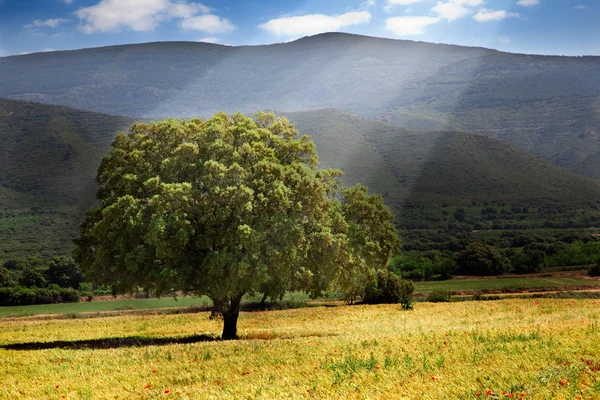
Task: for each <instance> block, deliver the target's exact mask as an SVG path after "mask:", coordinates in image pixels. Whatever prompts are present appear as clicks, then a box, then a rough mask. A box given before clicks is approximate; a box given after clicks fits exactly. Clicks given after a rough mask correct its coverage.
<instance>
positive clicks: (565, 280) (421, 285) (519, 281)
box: [0, 276, 600, 318]
mask: <svg viewBox="0 0 600 400" xmlns="http://www.w3.org/2000/svg"><path fill="white" fill-rule="evenodd" d="M576 286H577V287H578V286H581V287H583V286H586V287H589V288H599V289H600V281H596V280H588V279H582V278H577V277H570V276H552V277H541V278H538V277H536V278H532V277H528V278H494V279H453V280H447V281H433V282H415V292H417V293H429V292H431V291H433V290H435V289H442V290H449V291H475V290H484V289H507V288H522V289H527V288H529V289H531V288H541V287H544V288H549V287H556V288H557V290H558V289H560V288H561V287H576ZM308 299H309V297H308V295H306V294H304V293H300V292H294V293H288V294H286V296H285V297H284V300H288V301H300V302H302V301H306V300H308ZM259 300H260V296H246V301H255V302H256V301H259ZM210 304H211V302H210V300H209V299H208V298H207V297H200V298H197V297H178V298H177V299H173V298H172V297H163V298H160V299H156V298H150V299H131V300H110V301H92V302H82V303H67V304H43V305H35V306H16V307H0V318H2V317H8V316H14V317H16V316H28V315H39V314H78V313H102V312H106V311H122V310H147V309H160V308H171V307H203V306H208V305H210Z"/></svg>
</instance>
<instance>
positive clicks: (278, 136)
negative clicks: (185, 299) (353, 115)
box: [74, 113, 399, 339]
mask: <svg viewBox="0 0 600 400" xmlns="http://www.w3.org/2000/svg"><path fill="white" fill-rule="evenodd" d="M317 166H318V158H317V152H316V149H315V145H314V143H313V142H312V140H311V139H310V137H308V136H300V135H299V133H298V132H297V131H296V130H295V128H294V127H293V125H291V124H290V123H289V122H288V121H287V120H286V119H283V118H279V119H278V118H276V117H275V116H274V115H272V114H265V113H260V114H256V115H255V116H254V118H253V119H251V118H248V117H245V116H244V115H242V114H239V113H238V114H235V115H233V116H228V115H227V114H224V113H218V114H216V115H214V116H213V117H212V118H210V119H207V120H204V121H203V120H200V119H193V120H190V121H182V120H167V121H162V122H156V123H150V124H145V123H137V124H134V125H133V126H131V128H130V129H129V131H128V132H127V133H123V132H121V133H119V134H117V136H116V138H115V140H114V142H113V144H112V149H111V152H110V154H109V155H108V156H107V157H105V158H104V160H103V161H102V163H101V165H100V167H99V170H98V175H97V183H98V185H99V187H100V188H99V191H98V193H97V197H98V200H99V205H98V207H95V208H93V209H91V210H89V211H88V214H87V218H86V220H85V222H84V223H83V224H82V227H81V236H80V238H79V239H77V240H76V245H77V247H76V249H75V251H74V257H75V259H76V261H77V262H78V263H79V264H80V265H81V268H82V270H83V271H84V272H85V273H86V274H87V276H88V277H89V278H90V279H92V280H93V281H95V282H98V283H102V284H110V285H113V286H114V287H115V288H116V289H117V290H118V291H120V292H127V291H132V290H135V289H136V288H138V287H142V288H144V289H145V290H148V291H151V292H155V293H157V294H162V293H168V292H174V291H183V292H184V293H193V294H198V295H207V296H208V297H210V298H211V299H212V301H213V303H214V305H215V309H216V310H217V311H218V312H220V313H222V315H223V317H224V328H223V335H222V337H223V339H232V338H235V337H237V330H236V329H237V328H236V327H237V317H238V314H239V309H240V302H241V299H242V296H243V295H244V294H247V293H257V292H260V293H265V294H268V295H271V296H274V295H280V294H282V293H284V292H285V291H286V290H290V289H301V290H305V291H307V292H309V293H311V294H312V295H315V296H316V295H318V294H322V293H324V292H326V291H328V290H331V289H334V288H335V289H339V288H348V287H351V286H352V285H354V284H355V282H356V280H357V279H359V280H360V279H365V277H367V276H368V275H369V271H370V270H373V269H375V268H379V267H384V266H385V265H386V264H387V261H388V259H389V257H390V256H391V255H392V254H394V253H395V252H396V251H397V250H398V247H399V239H398V237H397V234H396V230H395V227H394V225H393V223H392V214H391V213H390V211H389V210H388V209H387V208H386V207H385V206H384V204H383V201H382V198H381V196H370V195H368V194H367V191H366V188H365V187H364V186H356V187H354V188H349V189H343V188H341V185H340V177H341V175H342V173H341V171H339V170H334V169H319V168H317Z"/></svg>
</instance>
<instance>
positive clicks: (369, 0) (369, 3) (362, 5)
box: [360, 0, 377, 10]
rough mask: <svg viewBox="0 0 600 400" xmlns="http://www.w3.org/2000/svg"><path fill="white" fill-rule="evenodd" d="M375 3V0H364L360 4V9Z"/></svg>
mask: <svg viewBox="0 0 600 400" xmlns="http://www.w3.org/2000/svg"><path fill="white" fill-rule="evenodd" d="M376 4H377V2H376V1H375V0H365V1H363V3H362V4H361V5H360V9H361V10H366V9H368V8H371V7H374V6H375V5H376Z"/></svg>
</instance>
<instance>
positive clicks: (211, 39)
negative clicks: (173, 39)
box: [197, 36, 221, 43]
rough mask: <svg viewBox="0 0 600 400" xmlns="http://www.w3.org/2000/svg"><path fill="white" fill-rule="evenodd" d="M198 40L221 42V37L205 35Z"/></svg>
mask: <svg viewBox="0 0 600 400" xmlns="http://www.w3.org/2000/svg"><path fill="white" fill-rule="evenodd" d="M197 41H198V42H204V43H219V42H220V41H221V39H219V38H218V37H214V36H211V37H203V38H200V39H198V40H197Z"/></svg>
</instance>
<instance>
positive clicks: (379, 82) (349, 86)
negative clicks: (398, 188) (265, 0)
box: [0, 33, 600, 177]
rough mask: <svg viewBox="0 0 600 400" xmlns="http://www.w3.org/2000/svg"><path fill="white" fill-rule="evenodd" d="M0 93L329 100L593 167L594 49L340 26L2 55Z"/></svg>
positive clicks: (109, 98)
mask: <svg viewBox="0 0 600 400" xmlns="http://www.w3.org/2000/svg"><path fill="white" fill-rule="evenodd" d="M0 97H5V98H10V99H23V100H32V101H37V102H42V103H49V104H61V105H66V106H71V107H76V108H80V109H86V110H90V111H95V112H102V113H108V114H114V115H128V116H131V117H136V118H139V117H148V116H150V117H156V116H169V117H174V116H184V117H186V116H197V115H202V116H208V115H212V114H213V113H214V112H215V111H220V110H224V111H228V112H234V111H243V112H252V111H257V110H262V109H277V110H282V111H286V112H293V111H307V110H316V109H323V108H337V109H340V110H343V111H345V112H347V113H351V114H354V115H357V116H360V117H363V118H367V119H372V120H379V121H382V122H387V123H391V124H393V125H397V126H401V127H405V128H407V129H411V130H421V131H469V132H475V133H479V134H482V135H485V136H489V137H493V138H497V139H501V140H504V141H508V142H510V143H513V144H516V145H518V146H519V147H522V148H524V149H526V150H527V151H529V152H530V153H532V154H536V155H539V156H541V157H544V158H545V159H546V160H549V161H551V162H552V163H554V164H556V165H558V166H561V167H565V168H568V169H571V170H572V171H575V172H577V173H581V174H584V175H586V176H588V177H597V176H598V175H600V158H599V157H595V156H594V154H597V153H600V112H599V111H600V57H554V56H536V55H521V54H509V53H503V52H499V51H494V50H488V49H483V48H472V47H462V46H451V45H441V44H430V43H422V42H412V41H404V40H390V39H380V38H372V37H365V36H358V35H350V34H343V33H329V34H321V35H316V36H312V37H307V38H302V39H299V40H297V41H294V42H291V43H285V44H275V45H268V46H242V47H231V46H221V45H215V44H208V43H193V42H171V43H169V42H165V43H148V44H139V45H126V46H113V47H104V48H97V49H85V50H77V51H63V52H51V53H37V54H30V55H23V56H13V57H4V58H0ZM584 160H585V161H584Z"/></svg>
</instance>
